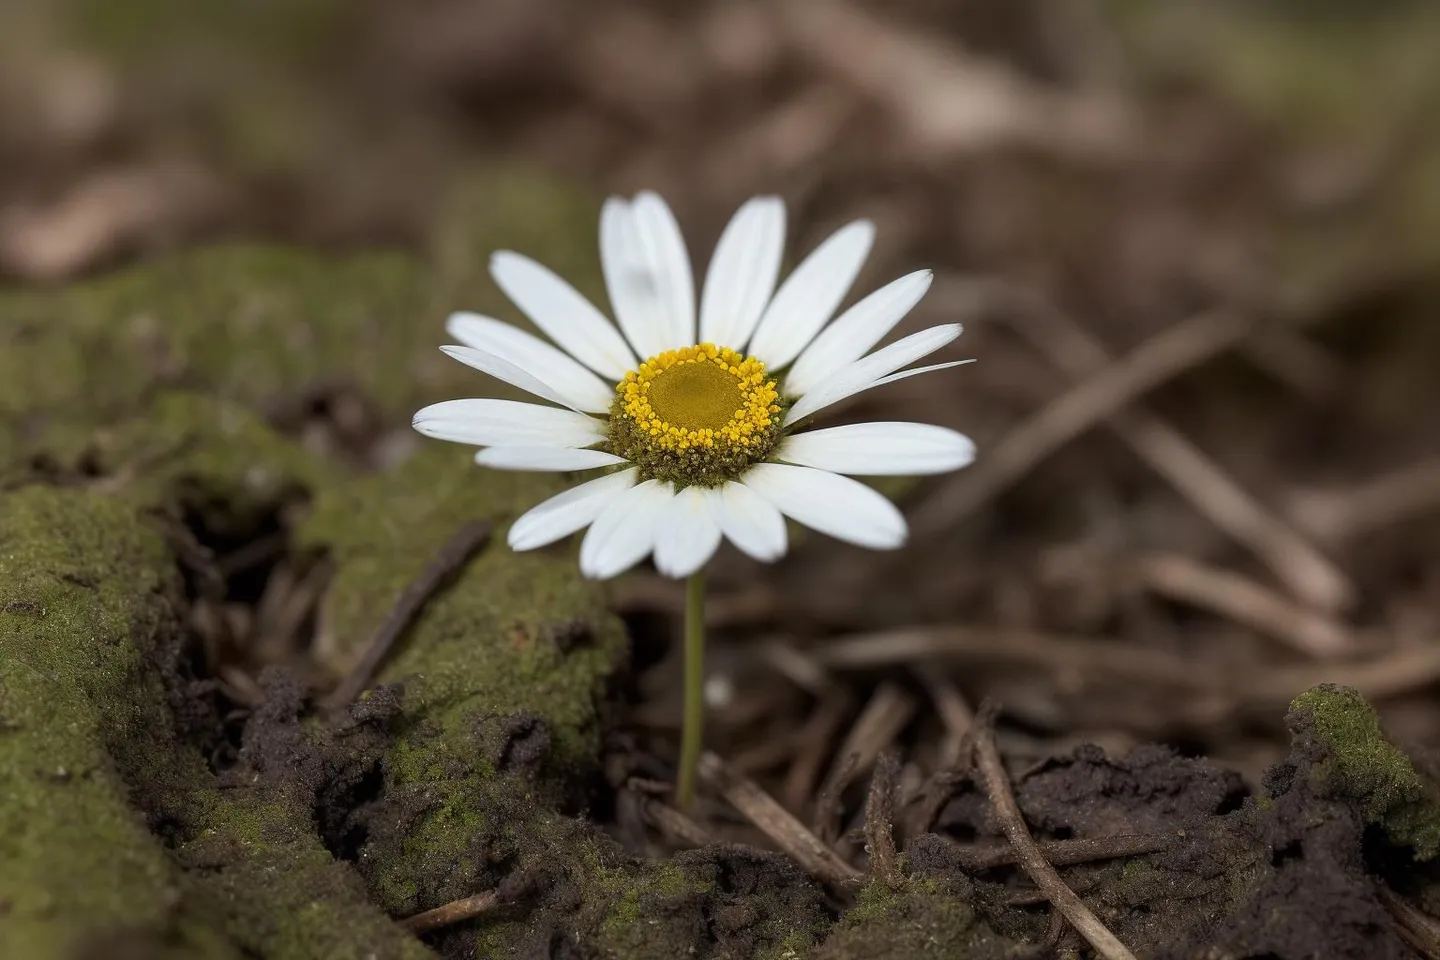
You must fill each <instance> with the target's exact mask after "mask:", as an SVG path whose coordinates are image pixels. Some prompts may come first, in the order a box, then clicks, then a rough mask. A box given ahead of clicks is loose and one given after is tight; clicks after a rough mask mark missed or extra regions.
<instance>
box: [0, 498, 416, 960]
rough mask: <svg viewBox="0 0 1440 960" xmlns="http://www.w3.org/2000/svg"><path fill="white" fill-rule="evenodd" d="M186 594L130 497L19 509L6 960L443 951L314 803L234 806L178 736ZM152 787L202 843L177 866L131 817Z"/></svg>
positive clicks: (6, 540)
mask: <svg viewBox="0 0 1440 960" xmlns="http://www.w3.org/2000/svg"><path fill="white" fill-rule="evenodd" d="M175 579H176V568H175V564H174V560H173V558H172V557H171V556H170V554H169V552H168V550H167V549H166V547H165V544H164V541H163V539H162V538H161V536H160V535H159V533H158V532H157V531H155V530H154V529H153V528H152V527H151V526H149V525H148V524H146V523H144V522H143V521H142V520H140V519H139V517H138V516H137V511H136V510H135V509H134V507H133V506H132V505H130V504H128V503H126V502H125V501H124V500H123V499H119V498H115V497H107V496H103V495H100V494H97V493H94V492H84V491H73V490H57V489H53V488H45V487H31V488H27V489H24V490H21V491H18V492H15V493H13V494H10V495H8V496H7V497H5V498H3V499H0V584H3V587H0V590H3V591H4V593H3V595H0V611H4V612H0V694H3V695H0V704H3V721H4V722H3V724H0V800H3V802H0V861H3V862H4V864H5V869H4V870H3V871H0V901H3V902H6V903H7V904H8V909H7V910H5V911H0V955H3V956H15V957H26V958H27V960H30V958H33V960H46V958H49V957H59V956H62V955H67V953H68V951H69V949H70V948H71V946H72V944H73V943H75V942H77V940H78V941H84V942H89V943H103V942H106V941H107V940H108V939H109V938H110V936H112V932H114V931H124V935H125V936H126V937H129V938H131V939H133V940H135V942H137V943H141V944H143V945H144V946H145V949H146V950H147V951H148V952H147V953H146V955H153V954H158V953H159V952H160V951H161V950H167V951H173V952H175V953H177V954H179V955H184V956H187V957H188V956H194V957H212V956H213V957H225V958H228V957H235V956H239V955H240V954H241V953H242V951H247V950H248V951H250V955H257V954H258V955H263V956H267V957H275V958H294V960H302V958H312V957H327V958H330V957H333V958H337V960H344V958H351V957H353V958H359V957H365V956H379V957H387V958H392V957H393V958H397V960H409V958H414V960H418V958H420V957H423V956H427V955H428V952H427V951H426V950H424V948H423V947H422V946H420V945H419V944H418V943H416V942H415V941H414V940H413V939H411V938H410V937H408V936H407V935H405V934H404V933H402V932H401V931H399V930H398V928H396V927H394V926H393V925H392V924H390V923H389V922H388V920H387V919H386V918H385V917H384V916H383V915H382V914H380V913H379V912H377V911H375V910H374V909H373V908H372V907H370V906H369V905H368V903H367V902H366V901H367V897H366V894H365V891H364V889H363V886H362V885H361V884H360V882H359V880H358V878H357V877H355V876H354V875H353V873H351V872H350V870H349V869H348V867H346V866H345V865H343V864H338V863H336V862H335V861H334V859H333V858H332V857H331V856H330V854H329V853H328V852H327V851H326V850H325V848H324V847H323V846H322V845H321V843H320V841H319V839H318V838H317V837H316V836H315V835H314V829H313V824H312V822H311V817H312V814H311V811H310V809H309V807H308V806H307V805H303V804H298V803H295V802H285V799H284V798H283V797H276V796H265V795H262V794H259V793H255V792H253V791H249V790H246V789H236V790H228V791H225V792H223V793H221V792H219V791H216V790H215V789H213V788H212V787H210V786H208V780H209V777H208V773H207V772H206V771H205V768H204V765H203V764H202V763H201V762H200V758H199V756H198V755H196V754H195V753H193V751H189V750H187V749H184V748H182V747H181V746H180V744H179V743H178V742H176V741H175V740H174V736H175V734H174V732H173V731H172V730H171V729H170V721H169V715H168V712H167V711H166V710H165V708H164V706H163V696H164V694H163V691H162V690H161V687H160V681H159V678H158V675H157V674H156V673H155V672H154V671H153V670H152V669H151V663H152V658H153V657H154V656H155V655H156V652H157V650H158V648H159V647H160V646H162V645H163V644H164V642H165V641H166V639H167V638H168V637H172V636H173V635H174V632H175V631H176V630H177V629H178V621H177V620H176V614H177V610H176V608H175V605H174V602H173V597H174V595H175V591H176V586H177V585H176V583H175ZM17 601H22V602H17ZM37 611H38V613H37ZM150 778H155V779H156V780H160V781H163V783H164V789H165V792H166V795H167V801H168V803H169V805H170V808H171V810H172V812H173V813H174V816H175V818H176V820H175V825H176V826H177V827H178V828H180V829H181V832H182V834H185V835H184V836H181V837H178V838H176V840H175V844H174V848H173V850H172V853H171V854H170V855H167V852H166V850H165V849H164V848H163V847H162V846H161V844H160V842H159V840H158V839H156V838H155V837H154V836H152V835H151V833H150V832H149V830H148V829H147V825H146V822H145V820H144V818H143V817H142V816H141V815H140V813H139V812H138V811H136V810H135V809H133V807H132V800H133V798H134V794H135V793H136V785H137V784H139V785H144V784H145V782H146V781H147V780H148V779H150ZM182 866H184V867H192V868H196V867H198V868H201V869H198V870H193V871H186V870H182V869H181V867H182ZM221 866H223V869H217V868H218V867H221ZM113 935H119V934H118V933H114V934H113Z"/></svg>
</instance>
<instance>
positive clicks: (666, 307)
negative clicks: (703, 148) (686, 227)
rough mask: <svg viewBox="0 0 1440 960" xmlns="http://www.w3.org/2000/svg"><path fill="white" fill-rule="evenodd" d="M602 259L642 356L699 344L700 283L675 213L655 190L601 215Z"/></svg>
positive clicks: (615, 302) (614, 300)
mask: <svg viewBox="0 0 1440 960" xmlns="http://www.w3.org/2000/svg"><path fill="white" fill-rule="evenodd" d="M600 258H601V263H602V264H603V265H604V268H605V284H606V286H607V287H609V289H610V303H611V305H612V306H613V307H614V308H615V317H616V319H617V320H619V321H620V329H621V330H623V331H624V332H625V336H626V337H627V338H628V339H629V340H630V345H631V346H632V347H634V348H635V352H636V353H637V354H639V355H640V356H641V357H652V356H654V355H655V354H657V353H663V352H664V351H666V350H673V349H675V348H677V347H685V346H690V345H691V344H693V343H694V342H695V281H694V279H693V277H692V276H691V273H690V254H689V253H688V252H687V251H686V249H685V239H684V237H683V236H681V234H680V225H679V224H678V223H676V222H675V215H674V214H673V213H671V212H670V208H669V207H668V206H667V205H666V204H665V201H664V200H662V199H661V198H660V196H659V194H656V193H651V192H649V191H646V192H643V193H641V194H639V195H638V196H636V198H635V200H634V201H633V202H631V203H627V202H626V201H624V200H621V199H620V198H618V197H611V198H610V199H609V200H607V201H606V202H605V207H604V209H603V210H602V211H601V213H600Z"/></svg>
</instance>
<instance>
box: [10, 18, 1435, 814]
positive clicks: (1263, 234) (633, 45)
mask: <svg viewBox="0 0 1440 960" xmlns="http://www.w3.org/2000/svg"><path fill="white" fill-rule="evenodd" d="M1437 49H1440V6H1437V5H1435V4H1433V3H1427V2H1423V0H1415V2H1404V0H1390V2H1386V3H1359V2H1344V0H1328V2H1313V0H1312V2H1300V0H1291V2H1287V0H1165V2H1144V0H1110V2H1084V0H1005V2H1001V0H886V2H879V0H753V2H746V0H706V2H693V3H686V4H674V3H667V2H661V0H650V2H644V0H634V2H627V0H605V2H598V0H545V2H541V0H247V2H243V3H233V2H232V3H222V2H218V0H217V2H196V0H127V2H124V3H115V2H113V0H3V5H0V277H3V282H4V284H5V285H6V286H8V287H11V288H19V289H26V288H32V287H33V288H37V289H40V288H45V287H52V286H56V285H64V284H67V283H69V282H71V281H74V280H76V279H78V278H83V277H87V276H91V275H96V274H99V273H102V272H104V271H108V270H111V269H114V268H116V267H120V266H122V265H128V264H132V263H136V262H144V261H147V260H151V259H153V258H156V257H159V256H162V255H166V254H167V252H168V251H171V250H174V249H175V248H180V247H188V246H191V245H196V244H208V243H213V242H217V241H224V240H234V239H245V240H267V241H284V242H290V243H296V244H301V245H304V246H308V247H313V248H317V249H320V250H325V251H338V252H349V251H355V250H361V249H369V248H376V247H381V248H400V249H402V250H409V251H412V252H414V253H415V255H416V256H418V257H422V258H426V257H433V256H435V247H434V242H433V238H434V237H435V230H436V225H437V224H438V223H441V222H442V221H444V219H445V218H446V216H447V214H448V213H449V209H448V208H449V205H450V203H451V198H452V197H453V196H454V186H455V184H457V183H464V182H468V181H470V180H471V179H473V178H474V177H475V176H476V175H477V174H476V171H480V170H493V169H496V168H497V166H500V165H503V166H504V167H506V168H508V169H518V170H523V171H529V172H540V173H543V175H545V176H547V177H553V178H555V179H556V180H557V181H558V182H561V183H565V184H568V185H571V186H573V188H574V189H575V190H576V191H578V192H580V193H581V194H583V195H585V196H590V197H593V198H594V202H595V204H596V207H597V209H598V201H599V199H600V198H602V197H603V196H604V195H605V194H607V193H609V192H632V191H634V190H636V189H640V188H646V187H648V188H654V189H657V190H659V191H661V192H662V193H663V194H664V195H665V196H666V197H667V198H668V199H669V200H670V201H671V203H672V204H673V206H674V207H675V209H676V211H677V213H678V215H679V217H680V220H681V222H682V224H683V225H684V226H685V230H686V234H687V238H688V239H689V241H690V243H691V249H692V254H693V255H694V257H695V258H696V260H697V261H698V262H703V261H704V259H705V258H706V257H707V256H708V252H709V249H710V246H711V245H712V244H713V241H714V238H715V237H716V236H717V235H718V233H719V230H720V228H721V226H722V225H723V223H724V221H725V219H726V218H727V217H728V215H729V214H730V212H731V211H732V210H733V209H734V208H735V207H736V206H737V205H738V204H739V203H740V202H742V201H743V200H744V199H745V198H746V197H748V196H750V195H752V194H755V193H760V192H766V193H769V192H774V193H779V194H782V195H783V196H784V197H785V199H786V200H787V202H788V204H789V208H790V211H791V224H792V226H791V236H792V240H791V243H790V250H791V253H790V257H791V262H794V260H795V259H796V258H798V256H800V255H802V254H803V253H804V252H805V251H808V250H809V249H810V248H812V247H813V246H814V245H815V244H816V243H817V242H818V241H819V240H820V239H821V238H823V237H824V236H825V235H827V234H828V232H829V231H831V230H833V229H834V228H836V227H837V226H839V225H840V224H842V223H844V222H846V221H848V220H850V219H853V218H855V217H861V216H863V217H869V218H872V219H873V220H875V221H876V223H877V225H878V227H879V239H878V241H877V244H876V254H875V256H874V257H873V259H872V262H871V264H870V266H868V267H867V272H866V273H865V275H864V276H863V277H862V279H861V281H860V283H859V284H857V287H856V289H857V291H859V292H864V291H866V290H869V289H873V288H874V287H875V286H876V285H878V284H880V283H882V282H884V281H886V280H889V279H891V278H893V277H895V276H898V275H900V274H901V273H904V272H908V271H909V270H912V269H916V268H919V267H922V266H923V267H931V268H933V269H934V270H935V271H936V275H937V282H936V284H935V287H934V288H933V290H932V292H931V294H930V296H929V297H928V298H927V300H926V301H925V302H924V303H923V304H922V306H921V308H920V309H919V310H918V311H917V312H916V314H915V315H914V316H913V317H911V318H910V319H909V320H908V321H907V322H906V326H905V327H902V332H905V331H908V330H912V329H915V328H917V327H919V326H922V325H928V324H931V323H935V322H944V321H954V320H959V321H961V322H963V323H964V324H965V325H966V328H967V333H966V336H965V337H963V338H962V339H961V341H960V342H959V343H958V344H957V345H956V348H953V349H952V354H953V357H962V356H968V357H975V358H978V360H979V361H980V362H978V363H976V364H974V365H971V366H967V367H965V368H963V369H961V370H959V371H956V372H954V373H951V374H946V375H943V376H933V377H924V378H917V379H915V380H910V381H906V382H904V383H902V384H897V385H895V386H893V387H890V388H888V389H887V390H884V391H877V392H875V393H874V394H873V395H866V396H865V397H864V398H861V400H860V401H859V402H857V403H856V404H854V405H853V406H851V407H850V408H848V409H847V410H846V411H845V416H854V417H857V418H859V417H864V418H867V419H876V418H908V419H928V420H933V421H936V422H941V423H945V424H948V425H951V426H955V427H957V428H959V429H962V430H964V431H966V432H968V433H970V434H971V435H973V436H974V437H975V438H976V440H977V442H978V444H979V447H980V459H979V461H978V463H977V464H976V465H975V466H974V467H972V468H970V469H969V470H967V471H963V472H961V473H959V474H956V475H954V476H951V477H945V478H938V479H936V480H933V481H926V482H924V483H920V484H908V483H901V484H891V485H889V487H888V488H887V492H890V493H892V494H894V495H895V496H896V497H897V498H899V499H900V500H901V502H902V503H903V505H904V507H905V509H906V512H907V515H908V516H909V517H910V518H911V520H912V523H913V526H914V538H913V543H912V545H911V546H910V547H909V548H907V549H906V550H904V551H901V552H899V553H897V554H893V555H884V556H877V555H873V554H867V553H864V552H862V551H858V550H854V551H852V550H850V549H848V548H840V547H836V545H835V544H834V543H833V542H829V541H822V540H820V539H818V538H803V539H801V540H799V541H798V542H797V546H796V550H795V552H794V554H793V555H792V556H791V557H789V558H787V560H786V561H785V562H784V563H783V564H781V565H779V566H777V567H775V568H760V567H756V566H754V565H751V564H749V563H747V562H743V561H742V560H741V559H740V558H738V557H735V556H729V557H727V558H725V559H724V560H723V562H722V564H721V567H720V569H719V570H718V571H717V573H716V580H715V584H716V585H715V588H714V594H715V596H714V602H713V603H712V606H711V610H710V616H711V620H712V624H713V627H714V630H715V631H716V637H717V641H716V646H715V649H714V653H713V657H712V664H713V671H714V677H713V682H712V685H711V693H712V700H713V704H712V706H713V707H714V710H715V714H716V717H717V719H716V722H715V726H714V730H715V734H714V737H715V742H716V743H717V745H718V746H719V747H720V748H721V749H722V750H723V751H724V752H725V753H726V754H727V755H728V756H730V757H732V758H733V761H734V762H735V763H736V764H737V765H738V766H739V767H740V768H741V769H743V770H746V771H748V772H752V773H755V774H757V775H763V774H765V773H767V771H768V772H774V771H776V770H779V769H782V768H783V767H784V765H785V764H786V763H787V762H788V761H790V760H791V759H793V758H794V757H795V756H798V755H800V753H801V752H802V749H810V748H808V747H804V743H813V742H816V741H815V738H816V736H817V733H816V731H817V730H818V731H819V734H818V736H819V737H820V740H819V742H822V743H824V742H830V743H833V742H834V741H835V739H836V738H838V737H839V736H840V735H841V734H842V733H844V731H845V730H847V729H848V730H849V731H850V733H849V735H850V736H851V737H853V738H858V741H859V742H860V744H861V745H862V746H864V750H862V751H861V753H862V761H863V760H864V755H866V754H868V755H869V759H871V760H873V754H874V753H875V752H878V750H879V748H880V747H881V746H884V745H885V744H886V743H888V742H890V741H892V740H894V739H895V738H896V737H897V736H902V735H903V736H904V737H905V738H907V740H908V741H909V742H911V743H912V744H914V745H915V750H916V751H918V755H923V754H924V753H925V752H926V751H930V752H932V754H933V753H934V752H935V751H939V754H940V755H941V756H943V754H944V751H945V750H946V749H948V748H949V747H952V746H953V743H954V737H955V736H956V735H958V731H959V730H961V729H962V728H963V727H964V725H965V723H966V717H967V715H968V711H969V710H970V709H971V708H972V707H973V706H975V705H976V704H978V702H979V700H980V699H982V698H985V697H991V698H995V699H998V700H1000V701H1001V702H1003V704H1004V707H1005V717H1006V718H1007V726H1006V727H1005V728H1004V735H1005V737H1007V738H1008V740H1009V742H1008V744H1007V750H1009V751H1012V752H1013V751H1020V752H1022V753H1024V752H1026V751H1033V752H1034V753H1036V754H1037V755H1038V754H1040V753H1044V752H1048V751H1053V750H1055V749H1057V748H1064V747H1065V745H1067V744H1070V743H1078V742H1082V741H1087V740H1088V741H1095V742H1099V743H1101V744H1102V745H1105V746H1107V747H1109V748H1114V749H1125V748H1126V747H1128V746H1130V745H1132V744H1134V743H1137V742H1142V741H1147V740H1160V741H1163V742H1167V743H1170V744H1173V745H1175V746H1176V747H1178V748H1179V749H1181V750H1182V751H1184V752H1186V753H1189V754H1205V755H1211V756H1214V757H1216V758H1218V759H1221V760H1224V761H1226V762H1228V763H1231V764H1234V765H1235V766H1237V767H1238V769H1240V770H1241V771H1242V772H1243V773H1244V774H1245V775H1246V776H1247V778H1248V779H1250V780H1251V782H1252V783H1253V782H1254V781H1255V779H1256V778H1258V775H1259V772H1260V771H1261V770H1262V769H1263V767H1264V766H1265V765H1266V764H1268V763H1270V762H1273V761H1274V760H1275V759H1277V758H1278V757H1279V756H1280V755H1282V754H1283V750H1284V744H1285V738H1284V731H1283V728H1282V726H1281V724H1280V717H1281V715H1282V714H1283V711H1284V706H1285V704H1286V703H1287V701H1288V700H1289V698H1290V697H1291V696H1293V695H1294V694H1295V693H1297V692H1299V691H1300V690H1302V689H1304V688H1306V687H1308V686H1310V685H1311V684H1313V683H1316V682H1319V681H1323V680H1335V681H1339V682H1344V683H1349V684H1352V685H1355V686H1356V687H1358V688H1359V689H1361V690H1362V692H1364V693H1366V694H1367V695H1368V696H1370V697H1372V698H1373V699H1375V700H1376V702H1377V703H1378V704H1379V706H1380V707H1381V710H1382V714H1383V715H1384V716H1385V718H1386V720H1387V723H1388V724H1389V725H1390V728H1391V729H1392V731H1393V732H1394V733H1395V734H1396V735H1397V736H1399V737H1400V738H1402V739H1404V740H1406V741H1408V742H1410V743H1413V744H1416V745H1436V746H1440V706H1437V704H1436V702H1435V700H1434V697H1433V692H1434V686H1435V683H1436V682H1437V681H1440V550H1437V546H1440V378H1437V376H1436V371H1437V370H1440V314H1437V308H1440V273H1437V266H1440V122H1437V119H1436V118H1437V117H1440V57H1437V56H1435V51H1436V50H1437ZM502 192H503V191H502ZM522 210H523V208H522ZM586 229H591V228H590V227H588V226H587V227H586ZM583 240H584V243H586V244H589V243H590V242H591V240H590V238H589V237H588V236H587V237H585V238H583ZM500 242H506V241H505V240H504V239H503V238H502V239H501V241H500ZM515 242H516V243H519V242H520V241H519V240H516V241H515ZM521 249H525V248H524V247H521ZM557 266H560V265H558V264H557ZM592 269H593V267H592ZM464 305H467V304H465V303H462V302H456V303H453V304H449V305H448V306H453V307H459V306H464ZM442 317H443V313H440V312H438V311H437V313H436V315H435V316H433V317H425V318H416V317H413V316H395V317H393V318H389V319H385V320H384V321H383V322H385V323H394V324H406V325H416V324H422V325H428V327H427V328H428V329H433V332H434V340H435V342H436V343H438V342H439V337H440V322H441V319H442ZM425 339H429V337H428V336H427V337H426V338H425ZM477 392H478V391H477ZM383 426H384V427H385V430H383V431H378V432H377V433H376V437H377V438H379V439H376V440H375V443H377V444H378V443H381V442H382V441H384V438H385V437H389V436H391V435H392V433H393V435H395V436H399V435H402V434H405V433H406V427H405V423H404V421H403V419H402V418H392V419H391V420H390V421H387V422H385V423H384V424H383ZM386 450H387V451H389V452H387V453H386V454H385V455H384V456H380V457H367V456H363V455H362V456H360V458H359V459H360V460H361V461H375V460H377V459H378V460H385V459H386V458H387V457H391V456H392V455H393V456H400V455H403V450H401V451H400V452H399V453H395V452H394V450H393V449H392V448H391V447H387V448H386ZM352 452H353V451H352ZM362 454H363V451H362ZM679 601H680V597H679V594H678V593H677V592H676V591H675V590H674V586H673V585H672V584H668V583H665V582H663V581H661V580H658V579H656V578H652V577H649V576H647V575H645V574H640V575H637V576H635V577H632V578H630V579H629V580H627V581H625V582H624V583H622V584H620V585H619V586H618V587H617V603H618V604H619V605H620V606H621V608H622V610H623V611H624V612H625V613H626V615H627V617H628V618H629V619H630V622H631V624H632V627H633V628H634V631H635V634H636V638H637V644H638V650H637V653H638V657H639V662H640V664H641V665H642V666H652V667H653V669H652V670H651V671H650V673H649V674H646V675H644V676H642V677H641V679H640V682H639V687H638V688H637V697H636V707H635V711H634V714H635V715H634V716H633V717H632V718H631V719H632V721H633V723H634V725H635V728H636V729H638V730H642V731H643V730H649V729H659V730H664V729H667V728H669V727H672V726H673V724H674V721H675V719H676V718H677V717H678V710H677V706H676V704H675V703H674V702H673V700H672V699H671V698H672V697H673V691H674V687H675V685H674V684H673V682H671V679H670V678H671V676H672V675H671V674H670V673H669V671H670V670H671V669H672V667H671V666H670V665H669V663H668V661H667V660H665V659H664V653H665V647H666V645H667V644H668V642H669V638H670V637H671V636H672V635H673V633H672V631H673V626H674V616H675V613H676V611H677V609H678V604H679ZM782 639H783V640H785V641H787V642H786V643H780V642H778V641H780V640H782ZM776 651H779V652H778V653H777V652H776ZM936 665H939V667H938V668H937V666H936ZM827 704H828V705H829V706H827ZM836 704H838V705H839V706H836ZM825 710H828V711H829V712H828V713H826V712H824V711H825ZM827 725H828V726H827ZM797 730H800V731H802V732H803V733H804V736H806V737H809V738H810V739H809V740H806V741H804V743H802V742H801V741H800V740H798V739H797V736H798V735H797V734H796V731H797ZM857 730H858V731H859V732H858V733H857V732H856V731H857ZM827 731H828V732H827ZM902 731H903V734H902ZM776 744H778V746H777V745H776ZM947 745H948V746H947ZM872 748H873V749H872ZM819 762H820V761H818V760H817V761H816V763H819ZM818 772H819V768H818V767H817V768H816V769H815V770H810V771H802V772H801V773H800V774H794V773H793V772H792V773H791V774H789V775H788V776H789V777H790V780H789V782H787V783H786V784H784V785H781V786H777V789H782V788H783V790H784V791H785V794H784V795H785V796H786V797H787V798H791V799H793V798H798V800H800V801H803V800H805V799H806V798H808V796H809V791H810V790H811V789H812V788H813V787H814V785H815V780H816V778H817V777H818Z"/></svg>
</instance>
